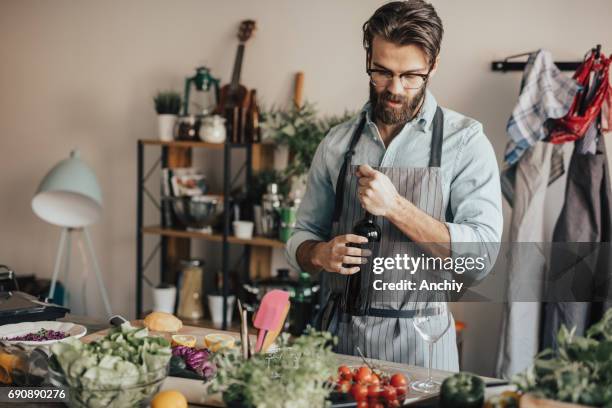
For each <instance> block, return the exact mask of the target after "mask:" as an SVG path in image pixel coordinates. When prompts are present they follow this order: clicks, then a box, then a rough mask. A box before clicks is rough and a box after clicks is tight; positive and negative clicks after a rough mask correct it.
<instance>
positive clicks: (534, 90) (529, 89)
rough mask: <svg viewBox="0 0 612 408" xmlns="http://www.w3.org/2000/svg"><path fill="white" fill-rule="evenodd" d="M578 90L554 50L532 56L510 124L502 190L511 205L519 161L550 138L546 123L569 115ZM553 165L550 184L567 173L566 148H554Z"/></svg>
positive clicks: (551, 163) (526, 67) (551, 164)
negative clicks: (561, 68) (559, 64)
mask: <svg viewBox="0 0 612 408" xmlns="http://www.w3.org/2000/svg"><path fill="white" fill-rule="evenodd" d="M578 90H579V86H578V83H577V82H576V81H575V80H574V79H572V78H570V77H568V76H567V75H565V74H563V73H562V72H561V71H560V70H559V68H557V66H556V65H555V63H554V60H553V58H552V56H551V54H550V52H548V51H546V50H539V51H538V52H536V53H533V54H531V55H530V56H529V59H528V60H527V64H526V65H525V70H524V72H523V78H522V81H521V88H520V95H519V99H518V102H517V104H516V106H515V107H514V109H513V110H512V115H511V117H510V119H509V120H508V125H507V126H506V131H507V133H508V137H509V138H510V141H509V142H508V144H507V146H506V153H505V155H504V160H505V167H504V170H503V171H502V177H501V183H502V193H503V194H504V197H505V198H506V200H507V201H508V203H509V204H510V205H511V206H512V203H513V197H514V180H515V177H516V164H517V163H518V162H519V160H520V159H521V157H522V156H523V154H524V153H525V152H526V151H527V150H528V149H529V148H531V147H532V146H534V145H535V144H536V143H537V142H538V141H541V140H544V139H546V138H547V137H548V130H547V128H546V126H545V123H546V122H547V121H548V120H550V119H551V118H561V117H563V116H564V115H566V114H567V112H568V111H569V109H570V107H571V106H572V103H573V101H574V99H575V96H576V94H577V92H578ZM550 166H551V171H550V172H549V180H548V184H551V183H552V182H554V181H555V180H557V179H558V178H559V177H560V176H561V175H563V173H564V168H563V151H562V149H561V148H560V147H557V148H555V149H554V150H553V152H552V157H551V162H550Z"/></svg>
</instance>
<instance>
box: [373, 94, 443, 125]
mask: <svg viewBox="0 0 612 408" xmlns="http://www.w3.org/2000/svg"><path fill="white" fill-rule="evenodd" d="M437 107H438V102H437V101H436V98H434V96H433V94H432V93H431V92H429V90H426V91H425V101H424V102H423V106H421V110H420V111H419V113H418V114H417V116H416V117H415V118H414V119H413V120H411V121H410V122H408V123H406V125H405V126H408V125H411V124H413V123H414V124H416V126H417V127H418V128H419V130H421V131H422V132H425V131H426V130H428V129H429V128H430V126H431V123H432V121H433V118H434V115H435V113H436V108H437ZM361 112H365V114H366V121H367V123H368V124H374V122H373V121H372V105H371V103H370V102H369V101H368V102H366V104H365V105H364V106H363V108H362V109H361Z"/></svg>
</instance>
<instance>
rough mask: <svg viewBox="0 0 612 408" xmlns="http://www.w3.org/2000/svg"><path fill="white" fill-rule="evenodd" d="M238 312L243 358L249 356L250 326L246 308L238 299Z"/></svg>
mask: <svg viewBox="0 0 612 408" xmlns="http://www.w3.org/2000/svg"><path fill="white" fill-rule="evenodd" d="M238 312H239V313H240V349H241V350H242V358H244V359H247V358H249V344H248V342H247V339H248V337H249V332H248V326H247V324H248V323H247V315H246V313H244V312H246V310H244V309H243V308H242V302H241V301H240V299H238Z"/></svg>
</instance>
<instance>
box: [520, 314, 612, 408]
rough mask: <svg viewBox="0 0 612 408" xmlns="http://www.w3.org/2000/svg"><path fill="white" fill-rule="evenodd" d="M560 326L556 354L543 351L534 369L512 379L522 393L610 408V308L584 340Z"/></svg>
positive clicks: (611, 328)
mask: <svg viewBox="0 0 612 408" xmlns="http://www.w3.org/2000/svg"><path fill="white" fill-rule="evenodd" d="M575 330H576V329H575V328H573V329H572V330H568V329H567V328H566V327H565V326H562V327H561V329H560V330H559V333H558V335H557V344H558V351H557V352H554V351H553V350H551V349H546V350H544V351H542V352H541V353H539V354H538V355H537V356H536V359H535V361H534V364H533V366H532V367H531V368H530V369H529V370H527V371H526V372H525V373H521V374H519V375H517V376H515V377H514V378H513V382H514V383H515V384H516V385H517V386H518V387H519V389H520V390H521V391H523V392H530V393H533V394H535V395H537V396H539V397H543V398H550V399H555V400H560V401H566V402H573V403H578V404H585V405H591V406H606V407H612V309H610V310H608V311H607V312H606V314H605V315H604V317H603V319H602V320H601V321H600V322H598V323H596V324H594V325H593V326H591V328H590V329H589V330H588V331H587V334H586V337H580V336H576V335H575Z"/></svg>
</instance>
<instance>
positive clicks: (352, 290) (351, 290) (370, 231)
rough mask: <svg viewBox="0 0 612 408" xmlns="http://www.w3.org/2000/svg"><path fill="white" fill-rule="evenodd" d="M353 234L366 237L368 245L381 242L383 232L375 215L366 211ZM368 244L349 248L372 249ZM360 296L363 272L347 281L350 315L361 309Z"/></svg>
mask: <svg viewBox="0 0 612 408" xmlns="http://www.w3.org/2000/svg"><path fill="white" fill-rule="evenodd" d="M353 234H355V235H359V236H362V237H366V238H367V239H368V244H371V243H375V242H380V237H381V230H380V226H379V225H378V224H377V223H376V221H375V218H374V215H372V214H371V213H369V212H367V211H366V213H365V215H364V217H363V218H362V219H361V220H359V221H357V223H356V224H355V225H354V226H353ZM368 244H365V245H361V244H348V246H352V247H358V248H364V247H365V246H369V247H371V245H368ZM352 266H354V265H347V267H352ZM360 295H361V271H359V272H357V273H354V274H352V275H349V277H348V278H347V280H346V288H345V292H344V300H345V305H346V308H347V311H348V312H349V313H356V311H357V310H358V309H359V307H360V304H361V302H362V296H360Z"/></svg>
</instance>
